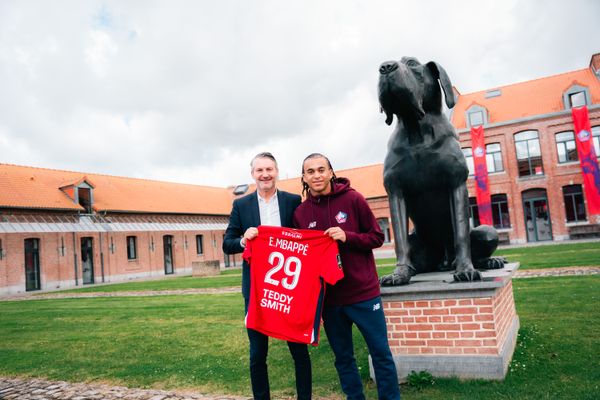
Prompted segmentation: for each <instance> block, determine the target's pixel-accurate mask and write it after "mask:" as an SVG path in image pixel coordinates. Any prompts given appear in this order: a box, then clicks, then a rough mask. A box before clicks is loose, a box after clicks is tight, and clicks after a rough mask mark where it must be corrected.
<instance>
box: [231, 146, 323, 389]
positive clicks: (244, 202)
mask: <svg viewBox="0 0 600 400" xmlns="http://www.w3.org/2000/svg"><path fill="white" fill-rule="evenodd" d="M250 166H251V174H252V178H253V179H254V181H255V182H256V191H255V192H253V193H251V194H249V195H247V196H244V197H242V198H239V199H236V200H235V201H234V202H233V209H232V210H231V216H230V217H229V226H228V227H227V230H226V231H225V239H224V241H223V251H224V252H225V253H227V254H235V253H241V252H243V251H244V248H245V247H246V242H247V241H248V240H252V239H254V238H255V237H256V236H257V235H258V229H257V228H256V227H257V226H259V225H271V226H285V227H291V226H292V216H293V215H294V210H295V209H296V207H298V205H299V204H300V202H301V198H300V196H298V195H296V194H291V193H287V192H284V191H281V190H277V177H278V174H279V170H278V169H277V161H276V160H275V157H273V155H272V154H271V153H259V154H258V155H256V156H255V157H254V158H253V159H252V162H251V163H250ZM242 294H243V296H244V300H245V309H246V312H248V299H249V298H250V266H249V265H248V263H247V262H246V261H244V262H243V265H242ZM247 331H248V339H249V341H250V380H251V382H252V393H253V395H254V399H259V400H263V399H264V400H267V399H270V390H269V376H268V372H267V352H268V350H269V340H268V337H267V336H266V335H263V334H262V333H260V332H257V331H255V330H253V329H247ZM288 348H289V349H290V353H291V354H292V358H293V359H294V365H295V367H296V391H297V393H298V399H302V400H304V399H310V398H311V392H312V371H311V364H310V357H309V355H308V348H307V346H306V345H305V344H301V343H294V342H288Z"/></svg>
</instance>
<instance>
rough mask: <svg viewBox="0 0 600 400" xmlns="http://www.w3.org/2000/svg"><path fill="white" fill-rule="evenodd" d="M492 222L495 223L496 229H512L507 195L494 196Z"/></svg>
mask: <svg viewBox="0 0 600 400" xmlns="http://www.w3.org/2000/svg"><path fill="white" fill-rule="evenodd" d="M492 220H493V221H494V228H498V229H503V228H504V229H505V228H510V217H509V215H508V200H507V198H506V194H494V195H492Z"/></svg>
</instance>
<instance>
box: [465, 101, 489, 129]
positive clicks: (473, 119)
mask: <svg viewBox="0 0 600 400" xmlns="http://www.w3.org/2000/svg"><path fill="white" fill-rule="evenodd" d="M487 122H488V115H487V110H486V109H485V108H483V107H481V106H479V105H473V106H471V107H470V108H469V109H468V110H467V126H468V127H469V128H471V127H473V126H480V125H485V124H487Z"/></svg>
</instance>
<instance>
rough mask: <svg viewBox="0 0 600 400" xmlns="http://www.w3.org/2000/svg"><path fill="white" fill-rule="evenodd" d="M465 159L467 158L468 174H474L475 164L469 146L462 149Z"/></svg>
mask: <svg viewBox="0 0 600 400" xmlns="http://www.w3.org/2000/svg"><path fill="white" fill-rule="evenodd" d="M462 152H463V154H464V155H465V159H466V160H467V167H468V168H469V175H475V164H474V162H473V150H472V149H471V148H470V147H465V148H464V149H462Z"/></svg>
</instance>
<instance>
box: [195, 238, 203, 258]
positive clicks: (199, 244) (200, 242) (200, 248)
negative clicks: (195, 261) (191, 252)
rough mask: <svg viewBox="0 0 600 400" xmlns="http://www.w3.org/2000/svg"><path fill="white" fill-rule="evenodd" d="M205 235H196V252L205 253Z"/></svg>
mask: <svg viewBox="0 0 600 400" xmlns="http://www.w3.org/2000/svg"><path fill="white" fill-rule="evenodd" d="M203 241H204V237H203V235H196V254H204V243H203Z"/></svg>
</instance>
